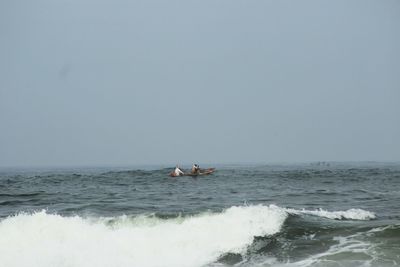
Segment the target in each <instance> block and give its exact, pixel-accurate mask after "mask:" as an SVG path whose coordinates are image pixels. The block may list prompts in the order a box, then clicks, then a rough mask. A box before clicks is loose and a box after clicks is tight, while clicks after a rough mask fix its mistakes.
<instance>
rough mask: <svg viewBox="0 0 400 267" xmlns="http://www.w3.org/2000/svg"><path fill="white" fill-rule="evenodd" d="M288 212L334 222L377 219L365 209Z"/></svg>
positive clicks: (291, 210) (293, 210)
mask: <svg viewBox="0 0 400 267" xmlns="http://www.w3.org/2000/svg"><path fill="white" fill-rule="evenodd" d="M286 211H287V212H289V213H293V214H308V215H314V216H319V217H324V218H328V219H334V220H343V219H345V220H361V221H365V220H372V219H375V218H376V215H375V213H373V212H370V211H366V210H363V209H349V210H345V211H326V210H323V209H318V210H305V209H303V210H295V209H286Z"/></svg>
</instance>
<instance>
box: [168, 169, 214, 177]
mask: <svg viewBox="0 0 400 267" xmlns="http://www.w3.org/2000/svg"><path fill="white" fill-rule="evenodd" d="M214 171H215V168H208V169H200V171H199V172H198V173H191V172H184V173H183V175H179V176H176V175H175V173H174V172H171V173H170V174H169V176H171V177H180V176H202V175H210V174H212V173H213V172H214Z"/></svg>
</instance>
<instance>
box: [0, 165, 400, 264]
mask: <svg viewBox="0 0 400 267" xmlns="http://www.w3.org/2000/svg"><path fill="white" fill-rule="evenodd" d="M172 167H173V166H172ZM172 167H171V168H165V167H157V166H155V167H144V168H75V169H74V168H62V169H4V168H3V169H1V170H0V266H1V267H24V266H27V267H28V266H29V267H35V266H38V267H39V266H40V267H50V266H51V267H80V266H85V267H90V266H93V267H101V266H104V267H106V266H107V267H109V266H116V267H117V266H121V267H123V266H129V267H132V266H137V267H146V266H149V267H152V266H160V267H163V266H178V267H179V266H188V267H192V266H210V267H211V266H239V267H245V266H260V267H261V266H342V267H343V266H398V265H400V164H396V163H374V162H369V163H368V162H367V163H326V162H316V163H312V164H308V163H307V164H281V165H217V166H201V167H205V168H206V167H217V170H216V172H215V173H213V174H212V175H208V176H199V177H197V178H196V177H177V178H171V177H169V176H168V173H169V172H170V171H171V170H172V169H173V168H172ZM187 167H189V166H187Z"/></svg>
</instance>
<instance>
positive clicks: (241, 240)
mask: <svg viewBox="0 0 400 267" xmlns="http://www.w3.org/2000/svg"><path fill="white" fill-rule="evenodd" d="M286 217H287V213H286V212H285V211H284V210H283V209H281V208H279V207H277V206H262V205H258V206H245V207H237V206H234V207H230V208H228V209H226V210H224V211H223V212H221V213H202V214H199V215H196V216H190V217H177V218H172V219H159V218H156V217H154V216H139V217H134V218H131V219H130V218H127V217H126V216H125V217H124V216H121V217H116V218H112V223H110V218H108V219H107V218H82V217H79V216H72V217H63V216H61V215H57V214H48V213H47V212H46V211H40V212H35V213H33V214H24V213H21V214H18V215H16V216H12V217H8V218H6V219H4V220H3V221H1V222H0V251H1V254H2V255H1V257H0V258H1V261H0V266H7V267H13V266H15V267H17V266H18V267H24V266H41V267H46V266H144V267H145V266H203V265H205V264H209V263H212V262H213V261H215V260H217V259H218V257H219V256H221V255H223V254H224V253H242V252H244V250H245V249H246V248H247V247H248V246H249V245H250V244H251V243H252V242H253V238H254V237H255V236H268V235H272V234H275V233H277V232H279V231H280V229H281V227H282V225H283V223H284V221H285V219H286Z"/></svg>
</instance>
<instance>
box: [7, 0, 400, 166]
mask: <svg viewBox="0 0 400 267" xmlns="http://www.w3.org/2000/svg"><path fill="white" fill-rule="evenodd" d="M0 38H1V39H0V166H62V165H104V164H106V165H125V164H130V165H135V164H175V163H182V164H184V163H191V162H198V163H200V164H203V165H204V164H211V163H232V162H236V163H237V162H243V163H249V162H255V163H271V162H307V161H319V160H326V161H331V160H333V161H347V160H351V161H364V160H376V161H400V104H399V103H400V1H397V0H383V1H380V0H379V1H378V0H375V1H369V0H367V1H362V0H359V1H351V0H350V1H348V0H339V1H319V0H318V1H317V0H315V1H295V0H293V1H269V0H265V1H261V0H254V1H252V0H250V1H248V0H213V1H210V0H201V1H200V0H198V1H191V0H184V1H175V0H169V1H163V0H156V1H155V0H143V1H127V0H126V1H122V0H116V1H114V0H113V1H98V0H37V1H29V0H25V1H23V0H3V1H1V2H0Z"/></svg>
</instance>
